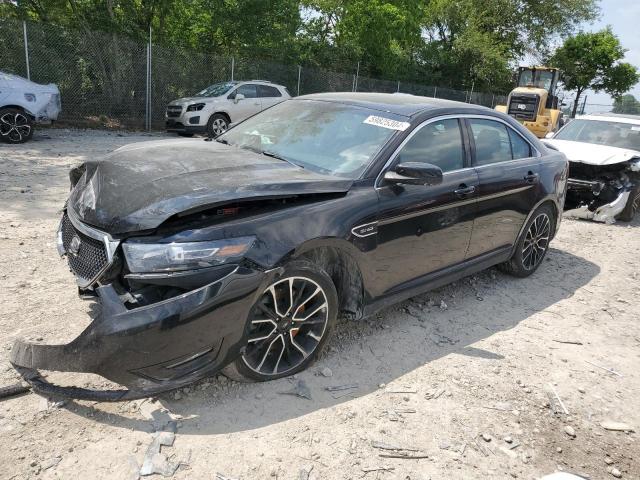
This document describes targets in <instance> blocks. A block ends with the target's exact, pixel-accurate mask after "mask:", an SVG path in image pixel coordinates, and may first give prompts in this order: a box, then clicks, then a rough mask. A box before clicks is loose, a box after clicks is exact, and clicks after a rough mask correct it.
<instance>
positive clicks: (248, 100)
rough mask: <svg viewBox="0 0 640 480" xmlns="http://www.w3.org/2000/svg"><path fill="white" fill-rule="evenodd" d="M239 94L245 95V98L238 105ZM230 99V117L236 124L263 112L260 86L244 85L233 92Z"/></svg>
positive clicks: (253, 84)
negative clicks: (236, 99) (236, 100)
mask: <svg viewBox="0 0 640 480" xmlns="http://www.w3.org/2000/svg"><path fill="white" fill-rule="evenodd" d="M239 93H241V94H242V95H244V98H243V99H242V100H238V102H237V103H236V102H235V98H236V95H237V94H239ZM228 98H229V99H230V100H231V101H232V103H231V105H230V106H229V116H230V117H231V121H232V122H234V123H236V122H241V121H242V120H244V119H245V118H247V117H250V116H251V115H255V114H256V113H258V112H259V111H260V110H262V101H261V99H260V97H259V96H258V85H257V84H255V83H243V84H242V85H240V86H239V87H238V88H236V89H235V90H234V91H233V92H231V93H230V94H229V97H228Z"/></svg>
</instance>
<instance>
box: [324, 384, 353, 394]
mask: <svg viewBox="0 0 640 480" xmlns="http://www.w3.org/2000/svg"><path fill="white" fill-rule="evenodd" d="M354 388H358V384H355V383H354V384H352V385H334V386H330V387H325V388H324V389H325V390H326V391H328V392H340V391H342V390H351V389H354Z"/></svg>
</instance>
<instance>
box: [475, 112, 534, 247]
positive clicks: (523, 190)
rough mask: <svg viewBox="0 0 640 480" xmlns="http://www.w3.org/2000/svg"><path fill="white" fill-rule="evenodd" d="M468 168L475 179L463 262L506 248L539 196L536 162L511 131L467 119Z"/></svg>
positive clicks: (528, 147)
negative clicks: (475, 198) (474, 206)
mask: <svg viewBox="0 0 640 480" xmlns="http://www.w3.org/2000/svg"><path fill="white" fill-rule="evenodd" d="M466 122H467V124H468V126H469V132H470V135H469V136H470V137H471V139H472V142H471V143H472V144H473V145H474V146H475V148H474V149H472V151H473V153H474V155H473V164H474V167H475V170H476V172H477V173H478V178H479V180H480V190H479V193H478V213H477V215H476V220H475V222H474V225H473V235H472V237H471V244H470V245H469V252H468V253H467V257H468V258H472V257H475V256H478V255H482V254H483V253H489V252H492V251H496V250H499V249H500V248H502V247H508V246H512V245H513V244H514V243H515V242H516V240H517V238H518V234H519V232H520V229H521V227H522V225H523V224H524V222H525V220H526V218H527V215H528V214H529V212H530V211H531V210H532V209H533V207H534V205H535V204H536V201H537V198H538V197H539V191H538V189H539V158H537V157H536V156H534V152H535V151H534V149H533V148H532V147H531V145H529V143H528V142H527V141H526V140H525V139H524V138H523V137H522V136H521V135H520V134H519V133H517V132H516V131H515V130H514V129H512V128H511V127H509V126H507V125H506V124H504V123H502V122H500V121H497V120H490V119H486V118H469V119H467V120H466Z"/></svg>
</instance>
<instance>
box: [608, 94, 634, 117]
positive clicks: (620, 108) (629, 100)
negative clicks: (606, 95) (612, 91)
mask: <svg viewBox="0 0 640 480" xmlns="http://www.w3.org/2000/svg"><path fill="white" fill-rule="evenodd" d="M612 112H613V113H626V114H628V115H640V102H639V101H638V100H636V97H634V96H633V95H631V94H627V95H622V96H620V97H618V98H616V99H615V100H614V102H613V110H612Z"/></svg>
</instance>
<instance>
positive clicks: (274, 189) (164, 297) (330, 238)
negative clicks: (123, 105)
mask: <svg viewBox="0 0 640 480" xmlns="http://www.w3.org/2000/svg"><path fill="white" fill-rule="evenodd" d="M504 145H507V147H506V148H505V147H504ZM425 160H428V163H425ZM567 170H568V162H567V160H566V158H565V157H564V156H563V155H562V154H560V153H558V152H556V151H554V150H549V149H546V148H545V147H544V145H543V144H541V143H540V142H539V141H538V140H537V139H536V138H535V137H534V136H532V135H531V134H530V133H529V132H528V131H527V130H526V129H524V128H523V127H522V126H521V125H519V124H518V123H517V122H515V121H514V120H512V119H511V118H509V117H506V116H504V115H502V114H500V113H497V112H494V111H492V110H489V109H485V108H482V107H476V106H470V105H467V104H461V103H457V102H448V101H442V100H435V99H427V98H422V97H414V96H411V95H385V94H351V93H348V94H347V93H345V94H319V95H311V96H307V97H300V98H298V99H295V100H290V101H287V102H284V103H281V104H279V105H277V106H274V107H273V108H271V109H269V110H266V111H264V112H262V113H260V114H258V115H256V116H254V117H252V118H250V119H247V120H246V121H244V122H242V123H241V124H239V125H238V126H237V127H234V128H233V129H231V130H229V131H228V132H226V133H225V134H223V135H221V136H220V137H219V138H218V139H217V141H213V142H205V141H203V140H201V139H194V140H190V141H183V140H165V141H155V142H145V143H142V144H135V145H130V146H126V147H122V148H120V149H118V150H116V151H115V152H113V153H112V154H110V155H109V156H107V158H105V159H104V160H102V161H94V160H91V161H87V162H85V163H84V164H82V165H81V166H79V167H77V168H74V169H73V170H72V171H71V172H70V179H71V185H72V191H71V194H70V196H69V199H68V201H67V204H66V206H65V211H64V213H63V217H62V220H61V223H60V229H59V233H58V249H59V252H60V253H61V254H62V255H64V256H66V258H67V261H68V263H69V267H70V269H71V270H72V272H73V273H74V274H75V276H76V278H77V282H78V286H79V289H80V294H81V295H82V296H83V297H87V298H93V299H94V300H95V301H97V302H99V304H100V305H101V309H100V312H99V314H98V315H97V316H96V317H95V318H94V319H93V320H92V321H91V323H90V324H89V326H88V327H87V328H86V329H85V330H84V331H83V332H82V333H81V334H80V335H79V336H78V337H77V338H76V339H75V340H73V341H72V342H70V343H69V344H66V345H41V344H32V343H28V342H25V341H21V340H19V341H17V342H16V343H15V345H14V347H13V348H12V350H11V363H12V364H13V365H14V367H15V368H16V369H17V370H18V371H19V372H20V373H21V374H22V376H23V378H24V379H25V380H26V381H28V382H29V383H30V384H31V386H32V388H33V389H34V390H36V391H40V392H45V393H50V394H56V395H64V396H71V397H76V398H84V399H90V400H104V401H118V400H125V399H132V398H137V397H143V396H148V395H152V394H156V393H158V392H161V391H166V390H170V389H173V388H179V387H182V386H185V385H187V384H190V383H192V382H194V381H196V380H198V379H201V378H203V377H205V376H209V375H212V374H214V373H216V372H219V371H224V372H225V373H227V374H228V375H229V376H232V377H233V378H238V379H244V380H258V381H260V380H268V379H271V378H279V377H281V376H285V375H290V374H293V373H295V372H297V371H300V370H301V369H303V368H305V367H306V366H308V365H309V364H310V363H311V362H312V361H313V360H314V358H316V356H317V355H318V354H319V352H320V351H321V350H322V347H323V345H325V344H326V342H327V341H328V340H329V336H330V333H331V329H332V326H333V324H334V322H335V320H336V317H337V315H338V314H340V313H342V314H345V315H347V316H349V317H353V318H362V317H366V316H369V315H372V314H373V313H375V312H377V311H378V310H379V309H381V308H383V307H385V306H388V305H390V304H393V303H396V302H398V301H402V300H405V299H407V298H410V297H412V296H415V295H417V294H419V293H422V292H424V291H426V290H429V289H432V288H436V287H438V286H442V285H444V284H447V283H449V282H451V281H453V280H456V279H458V278H460V277H462V276H465V275H469V274H473V273H475V272H478V271H480V270H482V269H484V268H487V267H490V266H492V265H496V264H501V263H505V262H508V266H507V267H505V268H506V269H507V270H508V271H509V272H510V273H513V274H515V275H518V276H526V275H529V274H531V273H533V272H534V271H535V270H536V269H537V268H538V267H539V266H540V264H541V263H542V259H543V258H544V256H545V254H546V252H547V249H548V246H549V241H550V240H551V239H552V238H553V235H554V234H555V232H556V231H557V228H558V226H559V223H560V220H561V216H560V215H559V212H561V211H562V208H563V204H564V195H565V190H566V181H567ZM223 369H224V370H223ZM40 370H48V371H73V372H85V373H94V374H98V375H101V376H103V377H105V378H106V379H108V380H110V381H112V382H115V383H117V384H119V385H120V386H122V387H124V388H120V387H118V388H115V389H113V390H90V389H80V388H76V387H61V386H58V385H56V384H53V383H50V382H49V379H45V378H43V377H42V376H41V375H40V373H39V371H40Z"/></svg>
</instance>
